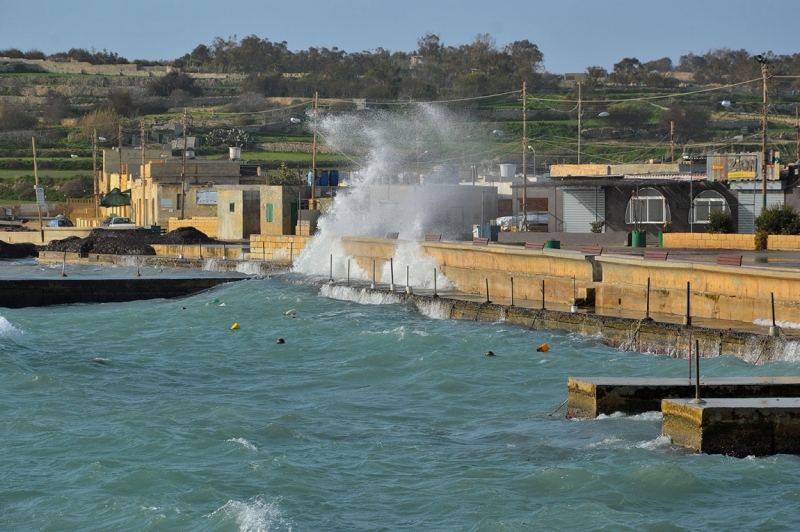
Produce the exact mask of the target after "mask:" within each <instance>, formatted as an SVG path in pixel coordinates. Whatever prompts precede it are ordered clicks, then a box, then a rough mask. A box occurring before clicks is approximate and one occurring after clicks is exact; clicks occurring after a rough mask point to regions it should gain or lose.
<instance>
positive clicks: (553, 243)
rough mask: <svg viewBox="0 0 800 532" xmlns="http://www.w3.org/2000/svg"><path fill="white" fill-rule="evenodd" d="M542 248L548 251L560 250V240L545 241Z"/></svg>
mask: <svg viewBox="0 0 800 532" xmlns="http://www.w3.org/2000/svg"><path fill="white" fill-rule="evenodd" d="M544 247H546V248H550V249H561V241H560V240H546V241H545V243H544Z"/></svg>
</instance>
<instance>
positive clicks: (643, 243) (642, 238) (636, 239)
mask: <svg viewBox="0 0 800 532" xmlns="http://www.w3.org/2000/svg"><path fill="white" fill-rule="evenodd" d="M631 247H634V248H646V247H647V232H646V231H631Z"/></svg>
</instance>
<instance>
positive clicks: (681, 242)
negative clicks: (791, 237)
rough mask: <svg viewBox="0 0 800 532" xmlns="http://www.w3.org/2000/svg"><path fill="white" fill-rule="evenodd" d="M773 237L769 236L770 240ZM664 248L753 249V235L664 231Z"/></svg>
mask: <svg viewBox="0 0 800 532" xmlns="http://www.w3.org/2000/svg"><path fill="white" fill-rule="evenodd" d="M773 238H774V237H773V236H770V237H769V239H770V240H772V239H773ZM663 244H664V247H665V248H685V249H739V250H743V251H745V250H750V251H752V250H754V249H755V240H754V235H720V234H711V233H664V234H663Z"/></svg>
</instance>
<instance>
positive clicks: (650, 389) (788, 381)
mask: <svg viewBox="0 0 800 532" xmlns="http://www.w3.org/2000/svg"><path fill="white" fill-rule="evenodd" d="M567 388H568V397H567V417H568V418H573V417H596V416H598V415H600V414H606V415H610V414H613V413H614V412H622V413H624V414H640V413H642V412H652V411H658V410H660V409H661V408H662V406H663V403H662V400H665V399H679V398H685V399H691V398H692V397H694V396H695V381H694V379H692V380H690V379H689V378H688V377H687V378H666V379H650V378H626V377H582V378H576V377H570V378H569V379H568V382H567ZM700 390H701V391H700V394H701V397H703V398H704V399H707V400H709V401H710V400H711V399H727V398H738V399H755V398H769V397H797V398H800V377H715V378H703V379H701V381H700Z"/></svg>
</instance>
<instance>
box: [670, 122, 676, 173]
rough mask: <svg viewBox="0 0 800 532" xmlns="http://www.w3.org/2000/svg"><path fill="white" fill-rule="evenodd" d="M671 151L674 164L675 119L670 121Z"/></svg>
mask: <svg viewBox="0 0 800 532" xmlns="http://www.w3.org/2000/svg"><path fill="white" fill-rule="evenodd" d="M669 151H670V158H671V162H672V164H675V121H674V120H670V121H669Z"/></svg>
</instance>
